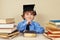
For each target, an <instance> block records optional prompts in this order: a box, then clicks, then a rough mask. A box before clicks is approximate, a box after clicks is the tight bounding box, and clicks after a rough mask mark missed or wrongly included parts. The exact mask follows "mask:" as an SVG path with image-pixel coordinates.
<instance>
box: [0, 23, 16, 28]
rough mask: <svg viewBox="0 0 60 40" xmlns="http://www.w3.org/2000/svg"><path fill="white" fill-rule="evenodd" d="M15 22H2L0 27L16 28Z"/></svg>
mask: <svg viewBox="0 0 60 40" xmlns="http://www.w3.org/2000/svg"><path fill="white" fill-rule="evenodd" d="M14 26H15V24H0V28H14Z"/></svg>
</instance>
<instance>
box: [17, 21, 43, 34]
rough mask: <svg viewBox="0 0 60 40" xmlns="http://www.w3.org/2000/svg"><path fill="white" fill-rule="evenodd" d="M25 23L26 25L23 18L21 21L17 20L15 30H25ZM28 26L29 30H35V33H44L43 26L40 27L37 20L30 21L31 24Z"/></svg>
mask: <svg viewBox="0 0 60 40" xmlns="http://www.w3.org/2000/svg"><path fill="white" fill-rule="evenodd" d="M26 25H27V23H26V20H24V21H22V22H19V23H18V26H17V30H18V31H19V32H21V31H22V32H23V31H25V30H26ZM29 28H30V31H35V32H36V33H40V34H42V33H44V28H43V27H41V26H40V25H39V23H37V22H34V21H31V24H30V25H29Z"/></svg>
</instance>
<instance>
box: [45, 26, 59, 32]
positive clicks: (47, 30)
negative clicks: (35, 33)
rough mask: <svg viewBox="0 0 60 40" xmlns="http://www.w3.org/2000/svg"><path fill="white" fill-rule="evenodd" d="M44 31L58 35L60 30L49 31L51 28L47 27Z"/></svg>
mask: <svg viewBox="0 0 60 40" xmlns="http://www.w3.org/2000/svg"><path fill="white" fill-rule="evenodd" d="M46 30H47V31H48V32H50V33H60V30H58V29H51V28H48V27H47V28H46Z"/></svg>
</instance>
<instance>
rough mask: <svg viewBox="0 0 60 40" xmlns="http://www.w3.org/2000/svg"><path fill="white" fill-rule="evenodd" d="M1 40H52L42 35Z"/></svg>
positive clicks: (19, 36)
mask: <svg viewBox="0 0 60 40" xmlns="http://www.w3.org/2000/svg"><path fill="white" fill-rule="evenodd" d="M0 40H50V39H48V38H46V37H45V36H44V35H42V34H38V35H37V37H24V36H21V35H18V36H16V37H15V38H13V39H2V38H0Z"/></svg>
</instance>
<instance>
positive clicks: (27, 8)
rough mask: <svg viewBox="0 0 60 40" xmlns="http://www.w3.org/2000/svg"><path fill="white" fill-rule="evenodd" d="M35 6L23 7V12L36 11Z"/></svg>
mask: <svg viewBox="0 0 60 40" xmlns="http://www.w3.org/2000/svg"><path fill="white" fill-rule="evenodd" d="M34 6H35V5H34V4H29V5H23V12H25V11H34Z"/></svg>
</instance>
